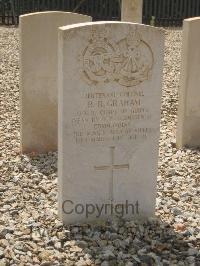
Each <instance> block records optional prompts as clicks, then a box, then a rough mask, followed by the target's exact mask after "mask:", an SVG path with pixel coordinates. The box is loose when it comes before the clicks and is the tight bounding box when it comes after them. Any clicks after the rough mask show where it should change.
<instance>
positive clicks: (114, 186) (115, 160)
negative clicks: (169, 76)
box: [58, 22, 164, 223]
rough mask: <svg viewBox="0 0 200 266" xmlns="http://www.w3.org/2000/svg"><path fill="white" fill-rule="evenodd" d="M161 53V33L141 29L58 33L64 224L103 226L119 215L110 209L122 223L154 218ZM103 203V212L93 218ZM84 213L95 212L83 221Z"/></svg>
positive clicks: (124, 26) (104, 26)
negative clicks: (99, 223) (122, 218)
mask: <svg viewBox="0 0 200 266" xmlns="http://www.w3.org/2000/svg"><path fill="white" fill-rule="evenodd" d="M163 47H164V36H163V33H162V31H161V30H160V29H157V28H153V27H149V26H145V25H138V24H133V23H122V22H113V23H111V22H108V23H106V22H99V23H82V24H77V25H73V26H68V27H61V28H60V30H59V159H58V161H59V163H58V165H59V211H60V216H61V218H62V220H63V221H64V223H73V222H79V221H84V220H87V221H89V220H93V219H96V218H97V217H98V218H102V219H104V218H106V217H109V216H110V215H114V214H116V213H117V212H119V211H117V209H115V208H114V209H113V208H112V207H113V206H115V207H116V206H117V204H121V207H120V208H129V211H128V212H127V213H126V215H124V216H126V217H129V216H132V215H133V214H135V215H138V212H139V215H140V216H150V215H153V214H154V208H155V199H156V176H157V161H158V143H159V125H160V105H161V77H162V65H163ZM127 203H130V204H132V205H131V206H130V205H129V206H127ZM88 204H89V205H88ZM102 204H107V205H108V208H110V211H109V210H108V209H107V211H106V210H105V209H104V211H103V212H102V213H101V215H100V217H99V216H98V213H97V206H98V207H99V208H101V206H104V207H105V205H102ZM122 205H123V206H122ZM133 205H134V206H133ZM88 206H89V207H88ZM95 206H96V207H95ZM138 206H139V207H138ZM86 208H89V209H90V212H91V213H92V212H93V211H94V213H93V214H91V215H90V216H88V215H87V214H86ZM133 208H134V209H135V210H134V213H133ZM111 209H113V211H114V213H113V212H112V210H111ZM95 211H96V212H95ZM111 212H112V213H111ZM130 212H131V213H130ZM86 216H88V217H86Z"/></svg>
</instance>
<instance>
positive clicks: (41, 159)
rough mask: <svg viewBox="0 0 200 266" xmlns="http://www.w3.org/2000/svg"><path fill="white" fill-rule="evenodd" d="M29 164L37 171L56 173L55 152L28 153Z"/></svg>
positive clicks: (44, 173)
mask: <svg viewBox="0 0 200 266" xmlns="http://www.w3.org/2000/svg"><path fill="white" fill-rule="evenodd" d="M27 156H28V158H29V160H30V164H31V165H32V166H33V167H36V168H37V170H38V172H39V173H42V174H43V175H47V176H48V175H49V174H54V173H57V161H58V160H57V152H49V153H46V154H39V155H35V154H33V153H32V154H28V155H27Z"/></svg>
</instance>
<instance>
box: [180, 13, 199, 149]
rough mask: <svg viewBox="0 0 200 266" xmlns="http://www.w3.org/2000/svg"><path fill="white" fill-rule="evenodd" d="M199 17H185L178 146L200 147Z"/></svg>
mask: <svg viewBox="0 0 200 266" xmlns="http://www.w3.org/2000/svg"><path fill="white" fill-rule="evenodd" d="M199 43H200V17H198V18H191V19H186V20H184V25H183V46H182V70H181V81H180V89H179V107H178V109H179V110H178V129H177V146H178V147H180V148H181V147H183V146H189V147H200V90H199V84H200V73H199V65H200V50H199Z"/></svg>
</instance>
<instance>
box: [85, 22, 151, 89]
mask: <svg viewBox="0 0 200 266" xmlns="http://www.w3.org/2000/svg"><path fill="white" fill-rule="evenodd" d="M109 35H110V34H109V29H108V28H106V27H105V28H103V29H102V30H100V31H99V29H98V30H97V29H96V27H94V28H92V32H91V38H90V40H89V44H88V45H87V46H86V47H85V49H84V50H83V51H82V54H81V61H82V72H83V74H84V77H85V78H86V80H87V82H88V83H89V84H98V83H102V82H103V83H109V82H117V83H118V84H120V85H122V86H125V87H132V86H136V85H138V84H140V83H142V82H143V81H145V80H148V79H149V77H150V75H151V72H152V69H153V64H154V57H153V52H152V50H151V48H150V46H149V45H148V44H147V43H146V42H145V41H143V40H142V38H141V35H140V33H139V32H138V30H137V28H136V29H134V30H133V29H131V27H130V29H129V33H128V34H127V36H126V37H125V38H124V39H122V40H120V41H118V42H115V41H112V40H110V39H109V38H108V36H109Z"/></svg>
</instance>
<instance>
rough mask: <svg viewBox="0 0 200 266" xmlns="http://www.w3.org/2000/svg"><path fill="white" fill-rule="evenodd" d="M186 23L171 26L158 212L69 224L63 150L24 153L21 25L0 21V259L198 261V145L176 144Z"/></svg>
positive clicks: (107, 262) (45, 262) (30, 262)
mask: <svg viewBox="0 0 200 266" xmlns="http://www.w3.org/2000/svg"><path fill="white" fill-rule="evenodd" d="M181 38H182V32H181V30H166V49H165V67H164V84H163V100H162V120H161V140H160V160H159V176H158V193H157V210H156V216H157V217H156V218H152V219H149V220H148V221H145V222H141V221H140V222H136V221H135V222H133V221H131V222H125V221H122V220H118V221H117V220H116V221H113V222H112V223H109V222H107V223H105V224H104V225H82V226H81V225H76V226H71V227H65V228H64V227H63V226H62V224H61V222H60V221H59V219H58V216H57V202H56V197H57V154H56V153H49V154H47V155H40V156H34V155H33V156H32V157H31V158H30V157H27V156H25V155H20V132H19V128H20V126H19V121H20V118H19V62H18V61H19V42H18V30H17V29H14V28H6V27H1V28H0V58H1V61H0V92H1V94H0V121H1V124H0V199H1V200H0V215H1V216H0V266H4V265H42V266H48V265H69V266H70V265H77V266H84V265H101V266H107V265H111V266H114V265H126V266H132V265H143V266H145V265H180V266H181V265H194V266H195V265H200V251H199V246H200V211H199V203H200V202H199V194H200V188H199V186H198V179H199V177H200V165H199V159H200V152H199V151H197V150H189V149H184V150H177V149H176V147H175V131H176V113H177V89H178V83H179V72H180V47H181V41H182V39H181Z"/></svg>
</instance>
